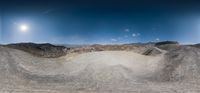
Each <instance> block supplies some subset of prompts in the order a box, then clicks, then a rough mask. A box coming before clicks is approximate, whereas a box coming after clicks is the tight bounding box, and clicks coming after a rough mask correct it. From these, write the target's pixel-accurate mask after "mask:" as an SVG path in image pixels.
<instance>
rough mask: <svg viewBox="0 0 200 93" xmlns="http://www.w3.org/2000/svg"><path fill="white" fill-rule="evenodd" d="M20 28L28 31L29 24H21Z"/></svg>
mask: <svg viewBox="0 0 200 93" xmlns="http://www.w3.org/2000/svg"><path fill="white" fill-rule="evenodd" d="M20 30H21V31H22V32H27V30H28V26H27V25H21V26H20Z"/></svg>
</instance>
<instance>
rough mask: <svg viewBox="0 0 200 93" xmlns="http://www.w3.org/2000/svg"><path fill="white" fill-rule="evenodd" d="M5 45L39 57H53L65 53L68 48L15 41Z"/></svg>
mask: <svg viewBox="0 0 200 93" xmlns="http://www.w3.org/2000/svg"><path fill="white" fill-rule="evenodd" d="M5 47H9V48H14V49H19V50H23V51H25V52H28V53H31V54H33V55H35V56H39V57H47V58H55V57H61V56H64V55H66V54H67V52H68V51H69V50H70V48H66V47H64V46H55V45H52V44H49V43H44V44H35V43H17V44H8V45H5Z"/></svg>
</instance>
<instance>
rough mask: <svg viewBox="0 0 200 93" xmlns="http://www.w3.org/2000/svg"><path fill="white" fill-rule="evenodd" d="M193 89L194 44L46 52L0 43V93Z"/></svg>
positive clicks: (196, 87)
mask: <svg viewBox="0 0 200 93" xmlns="http://www.w3.org/2000/svg"><path fill="white" fill-rule="evenodd" d="M112 47H114V48H112ZM199 92H200V50H199V49H198V48H195V47H191V46H182V45H178V44H162V45H157V46H152V45H150V46H149V45H142V46H141V45H139V46H136V45H123V47H122V46H120V47H119V46H105V45H104V46H103V45H102V46H100V45H98V46H97V45H93V46H88V47H84V48H83V47H82V48H76V49H69V50H68V52H67V53H66V54H65V55H62V56H59V57H52V58H49V57H48V58H47V57H44V56H41V57H40V56H38V55H37V56H36V55H34V54H33V53H30V52H29V51H24V50H20V49H19V50H18V49H16V48H11V47H7V46H1V47H0V93H199Z"/></svg>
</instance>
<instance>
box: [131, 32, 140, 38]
mask: <svg viewBox="0 0 200 93" xmlns="http://www.w3.org/2000/svg"><path fill="white" fill-rule="evenodd" d="M138 36H140V33H132V37H138Z"/></svg>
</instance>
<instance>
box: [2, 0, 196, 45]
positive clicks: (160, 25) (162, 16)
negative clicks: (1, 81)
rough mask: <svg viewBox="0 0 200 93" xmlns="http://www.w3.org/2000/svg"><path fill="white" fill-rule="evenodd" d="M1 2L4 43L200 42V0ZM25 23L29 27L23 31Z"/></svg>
mask: <svg viewBox="0 0 200 93" xmlns="http://www.w3.org/2000/svg"><path fill="white" fill-rule="evenodd" d="M0 2H1V4H2V5H1V6H0V42H1V43H18V42H37V43H44V42H48V43H55V44H93V43H101V44H107V43H134V42H150V41H164V40H174V41H179V42H181V43H199V42H200V39H199V37H200V11H199V9H200V2H198V1H195V0H194V1H191V0H188V1H187V0H185V1H180V0H172V1H170V0H142V1H140V0H93V1H92V0H86V1H82V0H75V1H73V0H56V1H49V2H46V1H39V0H38V1H37V0H36V1H31V0H30V1H29V2H27V1H24V0H20V1H18V2H16V1H13V2H8V1H0ZM21 25H26V26H28V28H29V29H28V30H27V31H26V32H22V31H21V29H20V26H21Z"/></svg>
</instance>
